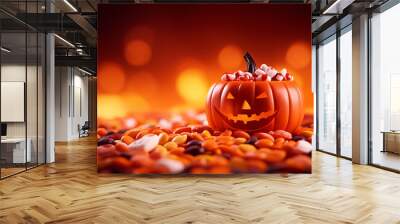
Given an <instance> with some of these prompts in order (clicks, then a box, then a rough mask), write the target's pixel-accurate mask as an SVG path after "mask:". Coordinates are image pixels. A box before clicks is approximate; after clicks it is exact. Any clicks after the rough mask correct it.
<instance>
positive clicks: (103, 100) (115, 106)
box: [97, 94, 127, 119]
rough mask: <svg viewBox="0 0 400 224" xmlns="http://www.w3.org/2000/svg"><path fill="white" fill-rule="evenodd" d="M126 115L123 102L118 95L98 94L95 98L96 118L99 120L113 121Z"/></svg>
mask: <svg viewBox="0 0 400 224" xmlns="http://www.w3.org/2000/svg"><path fill="white" fill-rule="evenodd" d="M126 113H127V111H126V109H125V105H124V100H123V98H122V97H121V96H119V95H114V94H99V95H98V96H97V117H98V118H101V119H113V118H116V117H123V116H125V115H126Z"/></svg>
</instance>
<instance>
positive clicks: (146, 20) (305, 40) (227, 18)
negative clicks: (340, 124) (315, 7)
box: [97, 4, 313, 118]
mask: <svg viewBox="0 0 400 224" xmlns="http://www.w3.org/2000/svg"><path fill="white" fill-rule="evenodd" d="M98 34H99V36H98V48H97V49H98V117H99V118H114V117H121V116H126V115H128V114H131V113H135V112H149V111H151V112H158V111H169V110H171V111H180V110H186V109H189V108H195V109H202V108H203V107H204V104H205V97H206V94H207V91H208V88H209V87H210V86H211V85H212V84H213V83H214V82H216V81H218V80H220V78H221V75H222V74H223V73H226V72H229V73H233V72H235V71H237V70H238V69H240V70H243V71H244V70H246V64H245V61H244V60H243V55H244V53H245V52H246V51H248V52H250V53H251V54H252V56H253V58H254V59H255V60H256V63H257V65H258V66H260V65H261V64H263V63H265V64H267V65H271V66H273V67H275V68H276V69H278V70H281V69H282V68H286V69H287V70H288V72H289V73H290V74H292V75H294V79H295V81H296V82H297V83H298V84H299V85H300V87H301V88H302V90H303V96H304V100H305V107H306V108H305V112H306V113H307V114H312V113H313V97H312V92H311V9H310V5H280V4H279V5H277V4H273V5H271V4H135V5H100V6H99V18H98Z"/></svg>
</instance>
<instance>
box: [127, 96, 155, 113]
mask: <svg viewBox="0 0 400 224" xmlns="http://www.w3.org/2000/svg"><path fill="white" fill-rule="evenodd" d="M123 99H124V106H125V110H126V111H127V112H128V113H135V112H145V111H149V110H150V105H149V103H148V102H147V100H146V99H145V98H144V97H143V96H142V95H139V94H136V93H126V94H124V95H123Z"/></svg>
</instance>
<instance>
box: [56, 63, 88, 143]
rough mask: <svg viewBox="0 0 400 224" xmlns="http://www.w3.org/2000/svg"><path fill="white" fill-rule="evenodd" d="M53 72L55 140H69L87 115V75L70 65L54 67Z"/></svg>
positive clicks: (76, 135)
mask: <svg viewBox="0 0 400 224" xmlns="http://www.w3.org/2000/svg"><path fill="white" fill-rule="evenodd" d="M55 73H56V83H55V85H56V91H55V125H56V126H55V127H56V132H55V140H56V141H70V140H73V139H77V138H78V137H79V132H78V125H81V126H82V125H83V124H84V123H85V121H87V120H88V117H89V116H88V114H89V112H88V77H86V76H84V74H83V73H81V72H80V71H79V70H77V69H76V68H72V67H56V72H55Z"/></svg>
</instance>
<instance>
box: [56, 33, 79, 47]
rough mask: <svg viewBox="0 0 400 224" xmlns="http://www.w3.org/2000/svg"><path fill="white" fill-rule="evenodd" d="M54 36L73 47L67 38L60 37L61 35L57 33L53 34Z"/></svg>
mask: <svg viewBox="0 0 400 224" xmlns="http://www.w3.org/2000/svg"><path fill="white" fill-rule="evenodd" d="M54 36H55V37H57V38H58V39H59V40H61V41H62V42H64V43H65V44H67V45H68V46H70V47H72V48H75V45H73V44H72V43H71V42H69V41H68V40H66V39H64V38H62V37H61V36H59V35H58V34H54Z"/></svg>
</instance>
